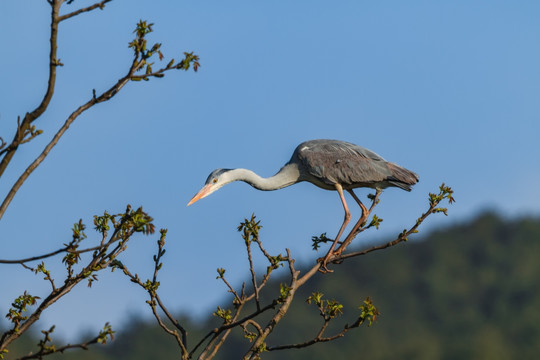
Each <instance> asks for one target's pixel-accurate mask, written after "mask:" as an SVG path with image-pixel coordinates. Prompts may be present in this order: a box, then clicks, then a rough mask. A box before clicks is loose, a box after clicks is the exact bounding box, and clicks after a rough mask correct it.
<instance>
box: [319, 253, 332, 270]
mask: <svg viewBox="0 0 540 360" xmlns="http://www.w3.org/2000/svg"><path fill="white" fill-rule="evenodd" d="M332 255H333V254H332V253H328V254H326V256H325V257H324V258H318V259H317V262H320V263H321V266H320V267H319V269H318V270H319V271H320V272H322V273H323V274H327V273H332V272H334V270H330V269H329V268H328V267H327V266H326V265H327V263H328V260H330V257H331V256H332Z"/></svg>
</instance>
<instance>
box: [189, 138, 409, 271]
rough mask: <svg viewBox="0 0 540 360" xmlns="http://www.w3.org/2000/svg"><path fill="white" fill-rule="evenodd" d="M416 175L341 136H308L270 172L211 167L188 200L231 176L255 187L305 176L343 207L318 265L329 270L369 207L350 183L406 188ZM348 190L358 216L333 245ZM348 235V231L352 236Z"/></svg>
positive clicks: (273, 186) (277, 186)
mask: <svg viewBox="0 0 540 360" xmlns="http://www.w3.org/2000/svg"><path fill="white" fill-rule="evenodd" d="M418 180H419V178H418V175H417V174H416V173H414V172H412V171H410V170H407V169H405V168H403V167H401V166H399V165H397V164H395V163H392V162H388V161H386V160H385V159H384V158H382V157H381V156H380V155H378V154H376V153H375V152H373V151H371V150H369V149H366V148H364V147H362V146H358V145H355V144H352V143H349V142H345V141H340V140H327V139H320V140H309V141H305V142H303V143H301V144H300V145H298V146H297V147H296V149H295V150H294V152H293V154H292V156H291V159H290V160H289V162H287V163H286V164H285V165H284V166H283V167H282V168H281V169H280V170H279V171H278V172H277V173H276V174H275V175H274V176H271V177H268V178H263V177H261V176H259V175H257V174H256V173H255V172H253V171H251V170H247V169H241V168H238V169H216V170H214V171H212V172H211V173H210V175H209V176H208V178H207V179H206V183H205V185H204V186H203V188H202V189H201V190H200V191H199V192H198V193H197V194H195V196H194V197H193V198H192V199H191V200H190V202H189V203H188V204H187V205H188V206H189V205H191V204H193V203H194V202H196V201H198V200H200V199H202V198H204V197H207V196H208V195H210V194H212V193H213V192H214V191H216V190H218V189H219V188H221V187H222V186H224V185H226V184H228V183H231V182H233V181H243V182H246V183H248V184H249V185H251V186H252V187H254V188H255V189H258V190H263V191H269V190H277V189H282V188H284V187H287V186H290V185H293V184H296V183H299V182H302V181H307V182H310V183H312V184H313V185H315V186H317V187H319V188H322V189H325V190H335V191H337V192H338V194H339V198H340V200H341V203H342V205H343V209H344V210H345V217H344V220H343V223H342V225H341V227H340V229H339V231H338V233H337V235H336V238H335V239H334V242H333V243H332V245H331V247H330V250H329V251H328V253H327V254H326V256H325V257H324V258H321V259H319V261H320V262H321V267H320V269H321V271H323V272H328V271H329V270H328V268H327V262H328V261H329V260H330V259H331V258H332V257H336V256H339V255H340V254H341V252H342V251H343V250H344V249H345V247H346V246H347V245H348V243H349V242H350V241H351V240H352V238H353V237H354V236H355V235H354V234H353V233H354V232H355V230H356V229H357V228H358V227H359V226H360V225H361V224H362V223H363V222H364V221H366V220H367V217H368V216H369V211H368V209H367V208H366V207H365V206H364V204H363V203H362V201H360V199H359V198H358V197H357V196H356V194H355V193H354V191H353V189H355V188H361V187H364V188H372V189H376V191H377V193H379V192H380V191H382V189H385V188H387V187H397V188H400V189H403V190H406V191H411V189H412V186H413V185H414V184H416V183H417V182H418ZM344 190H345V191H347V192H348V193H349V194H350V195H351V196H352V197H353V199H354V200H355V201H356V203H358V205H359V206H360V207H361V209H362V216H361V218H360V220H359V221H358V222H357V225H356V226H355V227H354V228H353V230H352V231H351V233H350V234H349V236H348V237H347V238H346V240H345V241H344V242H342V243H341V246H340V247H339V248H338V249H337V250H336V251H334V249H335V247H336V245H337V244H338V242H339V239H340V237H341V235H342V234H343V231H344V230H345V228H346V227H347V225H348V224H349V221H350V218H351V214H350V212H349V207H348V206H347V201H346V200H345V196H344V193H343V191H344ZM351 235H352V237H351Z"/></svg>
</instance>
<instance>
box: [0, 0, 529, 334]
mask: <svg viewBox="0 0 540 360" xmlns="http://www.w3.org/2000/svg"><path fill="white" fill-rule="evenodd" d="M91 3H93V2H91V1H82V0H78V1H75V2H74V4H73V5H71V8H70V7H69V6H65V7H64V11H66V10H69V9H76V8H77V7H78V6H85V5H88V4H91ZM539 16H540V2H537V1H520V2H508V1H494V0H490V1H452V2H448V1H407V2H403V1H384V2H382V1H377V2H375V1H339V2H328V1H297V2H290V1H271V2H270V1H266V2H262V1H259V2H253V1H233V2H223V1H205V2H189V3H188V2H180V1H146V2H145V1H134V0H132V1H129V2H128V1H119V0H116V1H113V2H112V3H110V4H109V5H107V7H106V9H105V10H104V11H94V12H92V13H89V14H83V15H81V16H79V17H77V18H74V19H71V20H68V21H67V22H65V23H62V24H61V26H60V35H59V51H58V53H59V57H60V59H61V61H62V62H63V63H64V64H65V66H64V67H62V68H59V73H58V79H57V90H56V94H55V97H54V100H53V101H52V103H51V105H50V107H49V109H48V111H47V112H46V114H45V115H44V116H43V117H42V118H40V119H39V121H38V122H37V123H36V125H37V127H38V128H40V129H43V130H44V134H43V135H41V136H40V137H39V138H37V139H36V140H34V141H33V142H32V143H30V144H28V145H25V146H24V147H22V148H21V149H20V151H19V152H18V153H17V154H16V156H15V158H14V160H13V162H12V165H11V167H10V168H9V170H8V172H7V174H6V175H5V176H4V177H3V178H2V179H0V192H1V194H2V198H3V197H4V196H5V194H6V192H7V191H8V189H9V188H10V187H11V185H12V184H13V182H14V180H15V179H16V176H18V174H19V173H20V172H21V171H22V170H23V169H24V168H25V167H26V166H27V165H28V164H29V163H30V162H31V161H32V160H33V159H34V158H35V157H36V155H37V154H38V153H39V151H40V149H42V147H43V146H44V145H45V144H46V143H47V142H48V141H49V140H50V138H51V137H52V136H53V134H54V133H55V131H56V129H57V128H58V127H59V126H60V125H61V124H62V123H63V122H64V121H65V119H66V117H67V116H68V115H69V114H70V113H71V112H72V111H73V110H74V109H75V108H76V107H77V106H79V105H80V104H81V103H83V102H85V101H87V99H88V98H89V97H90V96H91V91H92V89H93V88H95V89H96V90H97V91H102V90H105V89H106V88H108V87H110V86H111V85H112V84H113V83H114V82H115V81H116V80H117V79H118V78H119V77H121V76H123V75H124V74H125V72H126V70H127V67H128V66H129V63H130V61H131V56H132V54H131V50H130V49H128V47H127V44H128V42H129V41H130V40H131V39H132V37H133V34H132V31H133V29H134V26H135V23H136V22H137V21H138V20H139V19H148V20H149V21H151V22H154V23H155V32H154V33H153V34H152V35H151V37H150V41H158V42H162V43H163V52H164V55H165V56H166V57H167V58H170V57H175V58H180V57H181V56H182V53H183V51H194V52H195V53H196V54H198V55H199V56H200V57H201V64H202V67H201V69H200V71H199V72H198V73H196V74H194V73H191V72H190V73H183V72H177V73H170V74H168V75H167V76H166V77H165V78H164V79H154V80H152V81H150V82H148V83H146V82H139V83H130V84H128V86H126V88H125V89H124V90H122V92H121V93H120V94H119V95H117V96H116V97H115V98H114V99H113V100H112V101H110V102H108V103H105V104H101V105H99V106H96V107H95V108H93V109H92V110H90V111H88V112H87V113H85V114H84V115H83V116H81V117H80V118H79V119H78V120H77V121H76V122H75V123H74V125H73V126H72V127H71V128H70V130H69V132H68V133H67V134H66V136H65V137H64V138H63V139H62V140H61V141H60V143H59V144H58V146H57V147H56V148H55V149H54V150H53V151H52V153H51V154H50V156H49V158H48V159H47V160H46V161H45V162H44V163H43V164H42V165H41V166H40V167H39V168H38V170H37V171H36V172H35V173H34V174H32V176H31V177H30V179H29V180H28V181H27V183H26V184H25V185H24V186H23V187H22V189H21V190H20V191H19V193H18V194H17V196H16V197H15V199H14V201H13V202H12V205H11V207H10V208H9V209H8V211H7V212H6V214H5V216H4V217H3V219H2V220H1V222H0V238H1V245H0V249H1V251H0V253H1V254H2V255H1V257H2V258H21V257H26V256H31V255H36V254H38V253H42V252H48V251H51V250H55V249H57V248H59V247H60V246H61V244H62V243H64V242H67V241H69V239H70V236H71V235H70V228H71V226H72V224H73V223H74V222H76V221H78V219H79V218H82V219H83V220H84V222H85V223H87V224H88V225H91V223H92V216H93V215H94V214H98V213H102V212H103V211H104V210H107V211H109V212H121V211H123V209H124V208H125V205H126V204H127V203H130V204H132V205H133V206H139V205H143V206H144V208H145V209H146V210H147V211H148V212H149V213H150V214H151V215H153V216H154V217H155V219H156V221H155V222H156V224H157V226H158V227H164V228H168V229H169V235H168V243H167V250H168V251H167V254H166V257H165V259H164V261H165V266H164V268H163V270H162V271H161V279H160V280H161V284H162V287H161V289H160V290H161V296H162V298H163V299H165V301H166V303H167V305H168V306H169V307H170V308H171V309H174V310H178V311H187V312H189V313H191V314H204V313H207V312H210V310H211V309H213V307H214V306H215V305H216V304H217V302H218V301H220V300H222V299H223V298H224V296H225V290H226V289H225V288H224V287H223V286H222V285H221V284H220V283H219V282H218V281H216V280H215V276H216V273H215V269H216V268H218V267H223V268H226V269H227V271H228V272H227V275H229V278H230V279H231V281H233V282H235V283H238V282H239V281H241V280H242V279H244V278H245V276H246V274H247V260H246V259H245V254H244V249H243V246H242V241H241V239H240V237H239V235H238V233H237V232H236V226H237V225H238V223H239V222H240V221H241V220H242V219H243V218H244V217H248V216H250V215H251V214H252V213H255V214H256V215H257V216H258V217H259V218H260V219H262V224H263V226H264V228H263V231H262V234H261V235H262V238H263V240H264V241H265V243H266V247H267V249H268V250H269V251H271V252H273V253H278V252H282V251H284V248H285V247H288V248H290V249H291V252H292V254H293V256H296V257H297V258H299V259H300V260H301V261H302V262H312V261H314V259H315V258H317V257H318V256H320V254H315V253H314V252H313V251H312V250H311V242H310V238H311V236H312V235H318V234H320V233H322V232H328V234H329V236H333V235H334V234H335V233H336V232H337V230H338V228H339V225H340V224H341V221H342V218H343V211H342V208H341V204H340V202H339V198H338V196H337V194H335V193H334V192H328V191H324V190H320V189H318V188H315V187H314V186H312V185H311V184H298V185H295V186H293V187H289V188H286V189H283V190H280V191H277V192H270V193H269V192H259V191H256V190H254V189H252V188H250V187H249V186H248V185H246V184H242V183H235V184H231V185H228V186H227V187H225V188H223V189H221V190H220V191H218V192H217V193H215V194H213V195H212V196H210V197H208V198H205V199H203V200H201V201H200V202H198V203H196V204H195V205H194V206H191V207H189V208H186V206H185V205H186V203H187V202H188V201H189V199H190V198H191V197H192V196H193V195H194V194H195V192H196V191H198V190H199V188H200V187H201V186H202V185H203V183H204V180H205V179H206V177H207V175H208V173H209V172H210V171H211V170H213V169H215V168H219V167H228V168H231V167H245V168H250V169H252V170H254V171H256V172H258V173H259V174H261V175H262V176H269V175H272V174H273V173H274V172H276V171H277V170H278V169H279V168H280V167H281V166H282V165H283V164H284V163H285V162H286V161H287V160H288V159H289V157H290V154H291V153H292V151H293V150H294V148H295V146H296V145H297V144H298V143H300V142H301V141H304V140H308V139H315V138H333V139H342V140H347V141H350V142H353V143H356V144H359V145H362V146H365V147H368V148H370V149H372V150H374V151H376V152H377V153H379V154H380V155H382V156H383V157H385V158H386V159H388V160H391V161H394V162H397V163H399V164H401V165H403V166H405V167H407V168H410V169H412V170H414V171H416V172H417V173H418V174H419V175H420V179H421V181H420V183H419V184H418V186H416V187H415V189H414V191H412V192H411V193H406V192H403V191H400V190H397V189H389V190H387V191H385V193H384V194H383V197H382V202H381V205H380V207H379V209H378V211H377V214H378V215H379V216H380V217H382V218H384V219H385V222H384V223H383V225H384V227H383V229H382V230H379V232H378V233H374V234H370V235H369V236H366V237H364V238H358V239H357V240H356V241H355V243H356V244H360V243H362V241H366V240H368V239H374V238H381V237H384V236H391V235H392V234H394V233H396V232H397V231H400V230H402V229H403V228H404V227H405V226H408V225H409V224H411V223H413V222H414V220H415V219H416V217H417V216H418V215H419V214H420V213H421V212H422V211H423V210H424V209H425V207H426V204H427V201H426V199H427V193H428V192H430V191H435V190H436V189H437V187H438V185H440V184H441V182H443V181H444V182H446V183H447V184H449V185H450V186H452V188H453V189H454V190H455V194H456V195H455V197H456V200H457V203H456V204H455V205H454V206H452V207H451V209H450V213H449V214H450V216H449V217H448V218H444V217H443V216H440V217H439V218H438V219H432V220H430V221H428V224H427V227H426V229H433V228H435V227H437V226H443V225H451V224H453V223H455V222H458V221H463V220H466V219H467V218H469V217H471V216H474V215H475V214H477V213H478V212H479V211H482V210H484V209H496V210H497V211H499V212H500V213H501V214H504V215H508V216H518V215H525V214H535V215H538V214H539V213H540V205H539V200H540V190H539V186H538V184H540V147H539V146H538V144H537V140H538V136H539V134H540V101H539V99H540V67H539V66H538V64H540V46H539V44H540V22H538V18H539ZM0 23H1V24H2V25H1V27H2V28H1V29H0V30H1V31H0V43H1V44H2V50H1V55H2V56H0V66H1V68H2V71H1V72H0V136H2V137H4V138H5V139H6V140H10V139H11V138H12V136H13V132H14V129H15V123H16V118H17V116H18V115H21V116H23V115H24V113H25V112H26V111H30V110H31V109H33V107H35V106H36V105H37V104H38V102H39V101H40V100H41V97H42V96H43V93H44V89H45V85H46V75H47V56H48V31H49V30H48V26H49V9H48V5H47V3H46V2H45V1H44V0H42V1H11V2H10V1H3V2H1V3H0ZM358 193H359V195H360V196H361V197H364V196H365V194H366V193H367V191H365V190H361V191H359V192H358ZM355 210H356V209H355ZM354 215H356V216H358V213H357V212H356V213H355V214H354ZM354 215H353V216H354ZM88 235H89V240H91V239H96V237H95V236H94V234H93V233H92V230H91V229H89V230H88ZM155 239H157V237H156V236H154V237H153V238H150V239H146V238H138V239H136V241H134V242H133V244H132V246H131V248H130V249H129V250H128V252H127V253H126V254H125V255H124V257H123V259H122V261H123V262H124V263H125V264H126V265H128V266H129V267H131V268H132V269H133V271H136V272H138V273H139V275H140V276H141V277H142V278H146V277H148V276H150V275H151V266H152V254H153V252H154V244H155ZM389 251H391V250H389ZM59 260H60V259H56V260H54V261H51V260H49V261H48V262H47V266H48V267H50V268H51V269H52V270H53V277H55V278H57V279H60V278H61V277H62V276H63V272H62V267H61V266H58V265H57V263H58V261H59ZM358 261H359V260H358ZM0 277H1V278H2V279H4V280H3V290H2V293H1V294H0V311H1V312H2V314H3V313H4V312H6V311H7V307H8V306H9V304H10V302H11V301H12V299H13V298H15V297H16V296H18V295H19V294H20V293H22V292H23V291H24V290H25V289H27V290H29V291H30V292H31V293H34V294H37V295H39V294H41V295H44V294H45V291H46V290H47V284H46V283H45V282H44V281H42V280H41V279H39V277H36V276H34V275H32V274H31V273H30V272H25V271H23V270H22V269H21V268H19V267H8V266H1V267H0ZM100 279H101V280H100V281H99V282H98V283H96V284H95V285H94V288H93V289H91V290H88V289H86V288H85V287H84V286H82V287H81V288H79V289H77V290H75V291H74V292H73V293H72V294H71V295H69V296H68V297H67V298H65V299H62V300H61V301H60V302H59V303H58V304H55V306H54V307H53V308H52V309H51V311H50V312H48V313H47V314H46V315H45V316H44V317H43V321H42V322H41V324H39V326H40V328H44V327H46V326H48V325H49V324H52V323H55V324H57V325H58V330H57V331H58V332H60V333H62V334H64V335H73V334H77V333H78V332H80V331H82V330H81V329H94V330H96V329H98V328H100V327H101V326H102V325H103V324H104V323H105V322H106V321H111V322H112V324H113V326H116V327H119V326H120V325H122V324H124V323H125V322H126V321H127V319H128V317H129V316H132V315H133V314H140V315H144V316H148V315H149V313H150V312H149V309H147V306H146V304H145V303H144V301H145V300H146V295H145V294H144V293H143V291H142V290H140V289H138V288H136V287H135V286H134V285H132V284H131V283H130V282H129V281H127V279H125V278H122V277H121V275H120V274H118V273H113V274H107V275H100ZM83 302H84V304H85V305H84V309H83V310H81V304H82V303H83ZM62 309H70V313H67V314H62V311H61V310H62ZM74 314H77V315H76V317H77V320H76V321H75V324H68V323H69V322H70V321H72V320H73V318H74V316H75V315H74ZM1 318H2V319H3V316H2V317H1ZM0 321H4V320H0ZM62 328H63V329H64V330H62Z"/></svg>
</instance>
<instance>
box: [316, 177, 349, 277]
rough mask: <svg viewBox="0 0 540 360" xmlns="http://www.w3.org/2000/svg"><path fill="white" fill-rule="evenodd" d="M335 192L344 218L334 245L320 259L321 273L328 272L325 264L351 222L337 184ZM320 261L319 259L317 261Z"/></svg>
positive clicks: (341, 189)
mask: <svg viewBox="0 0 540 360" xmlns="http://www.w3.org/2000/svg"><path fill="white" fill-rule="evenodd" d="M335 187H336V190H337V192H338V194H339V198H340V199H341V203H342V204H343V209H344V210H345V218H344V219H343V224H342V225H341V228H340V229H339V232H338V234H337V236H336V239H335V240H334V243H333V244H332V246H331V247H330V250H328V253H326V256H325V257H324V258H323V259H322V263H321V268H320V269H321V270H322V272H328V271H329V270H328V268H327V267H326V263H327V262H328V260H330V257H332V255H333V251H334V249H335V247H336V245H337V243H338V241H339V238H340V237H341V234H342V233H343V230H345V228H346V227H347V224H348V223H349V221H350V220H351V213H350V212H349V208H348V207H347V202H346V201H345V196H344V195H343V188H342V187H341V185H339V184H335ZM319 260H320V259H319Z"/></svg>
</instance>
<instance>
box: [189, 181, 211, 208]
mask: <svg viewBox="0 0 540 360" xmlns="http://www.w3.org/2000/svg"><path fill="white" fill-rule="evenodd" d="M211 188H212V185H211V184H207V185H204V186H203V188H202V189H201V190H200V191H199V192H198V193H197V194H195V196H194V197H193V198H192V199H191V200H190V201H189V202H188V204H187V206H189V205H191V204H193V203H194V202H195V201H197V200H200V199H202V198H203V197H206V196H208V195H210V194H211V193H212V191H211V190H210V189H211Z"/></svg>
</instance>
